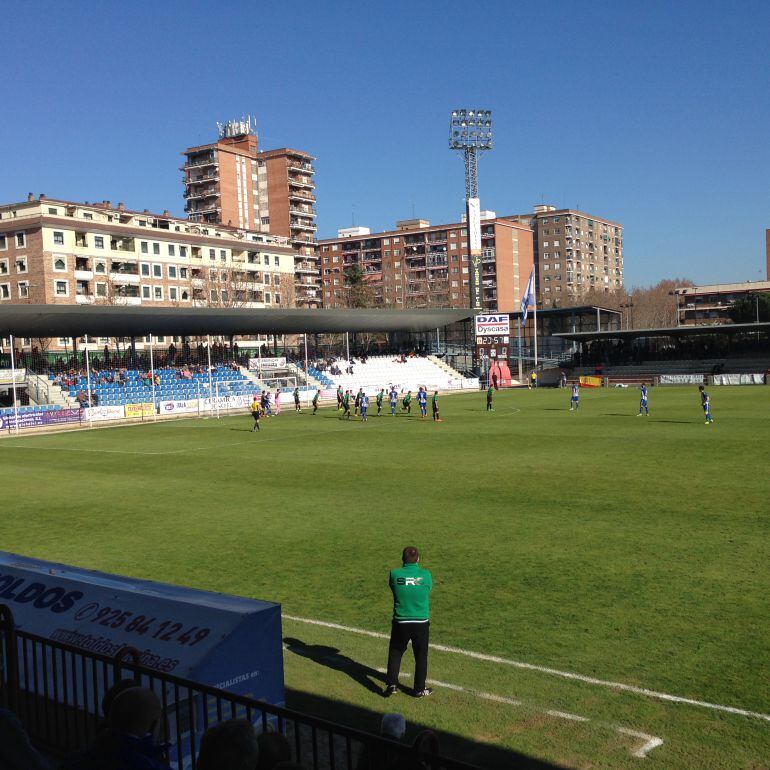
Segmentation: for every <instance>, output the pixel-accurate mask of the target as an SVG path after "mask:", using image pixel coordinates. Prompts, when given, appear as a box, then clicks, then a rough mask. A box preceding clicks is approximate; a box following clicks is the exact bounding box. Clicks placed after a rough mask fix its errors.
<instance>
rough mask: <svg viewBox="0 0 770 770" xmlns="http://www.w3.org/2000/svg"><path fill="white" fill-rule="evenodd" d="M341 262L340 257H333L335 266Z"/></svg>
mask: <svg viewBox="0 0 770 770" xmlns="http://www.w3.org/2000/svg"><path fill="white" fill-rule="evenodd" d="M339 261H340V258H339V257H332V263H333V264H336V263H337V262H339Z"/></svg>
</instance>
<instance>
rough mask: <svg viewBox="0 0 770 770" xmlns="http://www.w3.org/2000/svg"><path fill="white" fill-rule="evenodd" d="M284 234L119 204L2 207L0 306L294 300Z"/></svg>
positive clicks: (47, 202) (30, 202)
mask: <svg viewBox="0 0 770 770" xmlns="http://www.w3.org/2000/svg"><path fill="white" fill-rule="evenodd" d="M294 258H295V252H294V250H293V249H292V247H291V245H290V242H289V240H288V239H287V238H282V237H278V236H272V235H266V234H264V233H259V232H252V231H249V230H241V229H238V228H233V227H223V226H221V225H216V224H206V223H195V222H189V221H188V220H186V219H178V218H175V217H172V216H170V215H169V213H168V212H164V213H163V214H161V215H159V214H151V213H150V212H148V211H142V212H138V211H129V210H127V209H126V208H125V206H124V205H123V204H120V203H119V204H118V205H117V206H113V205H111V204H110V202H109V201H103V202H102V203H98V204H87V203H74V202H72V201H63V200H52V199H48V198H46V197H45V196H44V195H41V196H40V197H39V198H35V197H34V196H32V195H31V194H30V196H29V197H28V199H27V200H26V201H24V202H22V203H12V204H7V205H2V206H0V304H2V303H16V304H19V303H29V304H49V305H61V304H66V305H74V304H82V305H90V304H109V305H152V306H153V307H174V306H179V307H196V306H198V307H209V306H214V307H253V308H262V307H294V306H295V302H294Z"/></svg>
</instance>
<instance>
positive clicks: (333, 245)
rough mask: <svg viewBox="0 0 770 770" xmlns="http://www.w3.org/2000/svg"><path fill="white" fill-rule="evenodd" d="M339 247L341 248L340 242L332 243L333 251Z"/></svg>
mask: <svg viewBox="0 0 770 770" xmlns="http://www.w3.org/2000/svg"><path fill="white" fill-rule="evenodd" d="M338 248H339V245H338V244H336V243H333V244H332V251H337V249H338Z"/></svg>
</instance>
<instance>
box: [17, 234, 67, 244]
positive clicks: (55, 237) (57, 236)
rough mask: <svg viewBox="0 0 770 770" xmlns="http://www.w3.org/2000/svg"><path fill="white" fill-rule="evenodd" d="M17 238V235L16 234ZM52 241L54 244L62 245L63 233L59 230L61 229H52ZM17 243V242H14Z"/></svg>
mask: <svg viewBox="0 0 770 770" xmlns="http://www.w3.org/2000/svg"><path fill="white" fill-rule="evenodd" d="M16 237H17V239H18V237H19V236H18V235H17V236H16ZM53 242H54V246H64V233H63V232H61V230H54V231H53ZM16 245H17V246H18V245H19V244H18V243H17V244H16Z"/></svg>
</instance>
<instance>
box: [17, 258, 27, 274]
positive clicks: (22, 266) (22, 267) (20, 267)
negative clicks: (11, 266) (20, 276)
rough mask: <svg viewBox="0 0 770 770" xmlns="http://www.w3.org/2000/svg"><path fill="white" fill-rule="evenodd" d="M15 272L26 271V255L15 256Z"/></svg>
mask: <svg viewBox="0 0 770 770" xmlns="http://www.w3.org/2000/svg"><path fill="white" fill-rule="evenodd" d="M16 272H17V273H26V272H27V258H26V257H17V258H16Z"/></svg>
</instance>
